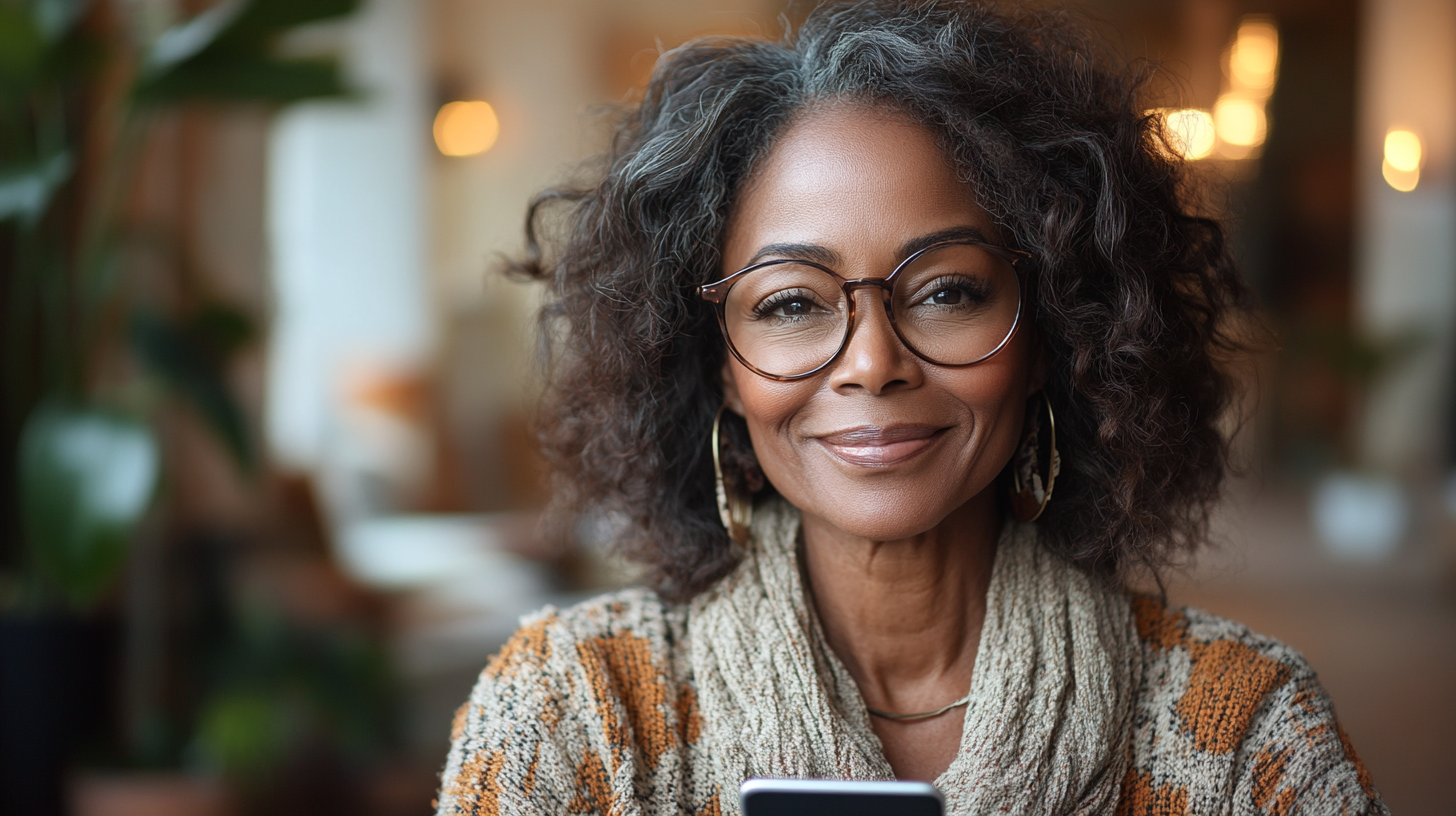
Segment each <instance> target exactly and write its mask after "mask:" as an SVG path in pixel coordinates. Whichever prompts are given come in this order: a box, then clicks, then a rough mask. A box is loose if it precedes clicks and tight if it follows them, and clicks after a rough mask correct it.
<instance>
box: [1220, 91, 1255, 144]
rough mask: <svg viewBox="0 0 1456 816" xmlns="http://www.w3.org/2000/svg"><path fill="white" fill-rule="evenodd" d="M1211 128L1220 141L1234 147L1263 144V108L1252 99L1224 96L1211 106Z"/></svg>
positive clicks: (1230, 95)
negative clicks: (1212, 127)
mask: <svg viewBox="0 0 1456 816" xmlns="http://www.w3.org/2000/svg"><path fill="white" fill-rule="evenodd" d="M1213 126H1214V130H1215V131H1216V132H1217V133H1218V138H1219V140H1220V141H1223V142H1227V143H1229V144H1231V145H1234V146H1236V147H1253V146H1255V145H1260V144H1263V143H1264V135H1265V132H1266V130H1267V123H1266V121H1265V118H1264V106H1263V105H1262V104H1260V103H1259V102H1257V101H1255V100H1253V99H1247V98H1244V97H1241V96H1235V95H1233V94H1224V95H1223V96H1221V97H1219V99H1218V101H1217V102H1215V103H1214V105H1213Z"/></svg>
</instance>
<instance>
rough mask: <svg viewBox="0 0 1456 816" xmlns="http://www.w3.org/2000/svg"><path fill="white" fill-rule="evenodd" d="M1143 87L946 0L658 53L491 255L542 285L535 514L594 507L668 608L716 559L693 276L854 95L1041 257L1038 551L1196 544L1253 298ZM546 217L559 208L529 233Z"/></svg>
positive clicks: (1220, 456)
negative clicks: (911, 138) (574, 181)
mask: <svg viewBox="0 0 1456 816" xmlns="http://www.w3.org/2000/svg"><path fill="white" fill-rule="evenodd" d="M1151 75H1152V71H1151V69H1150V68H1148V67H1146V66H1143V67H1140V68H1136V69H1134V68H1132V67H1129V66H1127V65H1126V64H1125V63H1121V62H1119V61H1117V60H1115V59H1110V58H1108V57H1106V56H1104V52H1103V50H1102V49H1101V48H1100V47H1098V45H1097V44H1096V43H1095V42H1094V41H1093V40H1092V39H1091V38H1090V37H1089V36H1088V35H1087V34H1086V33H1085V31H1084V28H1083V27H1082V26H1079V25H1078V24H1077V23H1076V22H1075V21H1073V20H1072V19H1070V18H1069V16H1068V15H1067V14H1065V13H1015V14H1009V13H1003V12H1001V11H998V10H996V9H994V8H991V7H988V6H987V5H983V4H981V3H976V2H961V1H958V0H931V2H910V1H909V0H900V1H899V2H896V1H895V0H887V1H881V0H864V1H862V2H853V3H847V4H825V5H823V6H820V7H819V8H817V9H816V10H814V11H813V12H811V13H810V14H809V16H808V17H807V19H806V20H805V21H804V23H803V24H802V26H800V27H799V29H798V31H797V32H794V33H791V34H789V35H786V37H785V38H784V40H783V41H782V42H781V43H773V42H767V41H760V40H753V39H743V38H710V39H701V40H696V41H694V42H690V43H688V44H686V45H684V46H682V47H680V48H676V49H673V50H671V51H668V52H667V53H665V54H663V55H662V57H661V58H660V59H659V61H658V64H657V66H656V68H655V70H654V72H653V75H652V78H651V81H650V83H649V85H648V86H647V88H646V92H645V96H644V98H643V99H642V101H641V103H640V105H637V106H635V107H634V108H632V109H631V110H629V111H626V112H625V113H624V115H623V116H622V118H621V120H620V122H619V124H618V126H617V129H616V132H615V137H614V139H613V141H612V144H611V147H610V149H609V151H608V153H607V155H606V156H605V159H604V161H605V165H604V168H603V169H602V171H601V172H602V176H601V178H600V179H599V180H598V181H596V182H595V183H593V184H590V185H586V186H583V187H578V188H573V189H558V190H551V191H547V192H545V193H542V194H541V195H540V196H538V197H537V199H536V200H535V201H534V202H533V204H532V206H531V210H530V214H529V215H528V217H527V254H526V256H525V257H524V258H522V259H520V260H517V261H515V262H513V263H511V264H510V265H509V271H512V272H514V273H516V274H524V275H527V276H529V277H532V278H537V279H541V280H545V281H547V282H548V283H549V285H550V292H549V295H548V298H547V302H546V305H545V306H544V309H543V313H542V327H541V330H542V336H543V340H544V342H545V344H546V346H547V348H548V349H549V351H548V387H547V391H546V394H545V397H544V405H543V406H542V407H543V411H542V416H541V419H540V422H541V426H540V439H541V442H542V444H543V447H544V451H545V455H546V457H547V460H548V462H549V464H550V466H551V467H552V469H553V472H554V490H555V493H554V504H553V506H552V508H551V509H550V511H549V512H548V518H553V519H556V520H558V521H569V520H572V519H576V518H579V517H580V516H581V514H582V513H589V514H594V515H598V516H603V517H606V518H610V519H612V520H613V523H612V524H610V525H609V527H610V529H612V530H613V534H612V535H613V537H614V539H615V542H616V544H617V546H618V547H619V548H621V549H622V550H623V551H624V552H625V553H626V554H627V555H628V556H629V557H631V558H634V559H635V560H637V561H639V562H642V563H644V564H645V565H646V566H647V567H648V568H649V569H650V576H651V580H652V582H653V583H654V584H655V586H656V588H657V589H658V591H659V592H660V593H661V594H662V595H663V596H664V597H665V598H668V599H670V600H675V601H681V600H685V599H687V598H690V597H692V596H693V595H695V594H696V593H698V592H701V591H702V590H704V589H705V588H707V587H708V586H710V585H711V584H712V583H713V582H714V581H716V580H717V579H719V578H720V577H721V576H723V575H724V574H726V573H727V572H728V571H729V570H731V568H732V567H733V565H734V563H735V559H736V554H735V550H734V548H733V546H732V544H731V543H730V541H729V539H728V537H727V535H726V534H725V532H724V530H723V527H722V526H721V525H720V523H719V520H718V515H717V510H716V504H715V500H714V491H713V483H714V479H713V465H712V458H711V452H710V450H709V446H708V438H709V429H710V427H711V425H712V422H713V417H714V414H715V412H716V410H717V409H718V407H719V406H720V405H721V404H722V402H723V390H722V379H721V371H722V366H723V363H724V355H725V353H726V350H725V345H724V341H723V339H722V337H721V335H720V333H719V329H718V326H717V324H716V322H715V319H714V316H713V313H712V311H711V310H710V308H709V306H708V304H706V303H704V302H703V301H702V300H700V299H699V298H698V296H697V293H696V287H697V286H698V285H699V284H702V283H706V282H709V281H712V280H716V279H717V278H718V277H720V276H721V275H720V269H719V266H720V261H721V247H722V242H723V236H724V230H725V227H726V224H727V222H728V219H729V216H730V211H731V209H732V206H733V204H734V199H735V195H736V194H737V192H738V191H739V189H740V187H741V186H742V185H743V182H744V180H745V179H746V178H747V177H748V176H749V174H750V173H751V172H752V171H753V169H754V168H755V166H756V164H757V163H758V162H759V161H760V160H761V159H762V158H763V157H764V156H765V154H766V153H767V152H768V151H769V149H770V148H771V147H772V146H773V144H774V143H775V139H776V138H777V137H778V136H779V135H781V134H782V133H783V132H784V131H785V129H786V128H787V126H788V125H789V124H790V123H791V122H793V121H794V120H795V117H796V116H797V115H800V114H802V113H803V112H804V110H805V109H806V106H810V105H814V104H817V103H822V102H825V101H836V100H849V101H854V102H859V103H863V104H869V105H874V106H880V107H883V108H887V109H891V110H895V111H898V112H900V113H901V114H903V115H907V116H909V117H910V118H912V119H913V120H915V121H917V122H919V123H920V124H922V125H923V126H924V127H926V128H928V129H929V130H930V131H931V132H933V133H934V134H936V136H937V138H938V140H939V142H940V143H941V144H942V145H943V147H944V149H945V151H946V153H947V155H948V156H949V158H950V159H951V160H952V162H953V163H954V165H955V166H956V167H957V168H958V171H959V173H960V174H961V176H962V178H963V180H965V181H967V182H969V183H970V184H971V185H972V186H973V189H974V190H975V192H976V195H977V197H978V200H979V202H980V204H981V205H982V206H983V207H984V208H985V209H986V210H987V212H989V213H990V215H991V217H992V218H993V219H994V220H995V221H996V223H997V224H998V225H999V227H1000V229H1001V230H1002V231H1003V233H1004V235H1006V236H1008V238H1009V239H1010V242H1011V243H1012V244H1013V245H1014V246H1016V247H1019V248H1020V249H1023V250H1026V251H1028V252H1030V253H1031V254H1032V256H1033V259H1034V264H1033V269H1032V271H1031V273H1030V277H1029V280H1028V289H1027V291H1028V293H1029V295H1028V297H1029V303H1028V308H1029V312H1028V314H1029V317H1030V319H1031V321H1032V324H1033V325H1034V327H1035V329H1036V330H1037V332H1038V334H1039V336H1040V338H1041V343H1042V346H1043V348H1044V354H1045V355H1046V360H1047V363H1048V366H1049V376H1048V381H1047V382H1046V385H1045V389H1046V392H1047V394H1048V397H1049V398H1050V400H1051V404H1052V405H1053V407H1054V409H1055V411H1056V417H1057V430H1058V433H1057V440H1058V448H1059V449H1060V451H1061V454H1062V461H1063V467H1062V472H1061V475H1060V476H1059V478H1058V479H1057V487H1056V496H1055V499H1054V500H1053V501H1052V502H1051V503H1050V504H1049V505H1048V507H1047V509H1046V512H1045V513H1044V514H1043V516H1042V517H1041V519H1040V520H1039V521H1038V522H1037V524H1038V526H1039V528H1040V530H1041V536H1042V539H1043V541H1044V542H1045V543H1046V545H1047V546H1049V547H1051V548H1053V549H1054V550H1055V551H1056V552H1058V553H1059V554H1060V555H1061V556H1062V557H1064V558H1066V559H1067V560H1068V561H1070V562H1072V563H1074V564H1077V565H1080V566H1082V567H1084V568H1086V569H1087V570H1089V571H1090V572H1093V573H1096V574H1101V575H1105V576H1109V577H1113V578H1116V577H1118V576H1121V575H1124V574H1125V572H1126V570H1127V568H1128V567H1130V566H1133V565H1138V564H1141V565H1146V566H1150V567H1154V568H1156V567H1158V566H1161V565H1164V564H1166V563H1168V562H1169V561H1170V560H1173V559H1174V558H1175V557H1176V556H1178V555H1179V554H1181V553H1185V552H1189V551H1191V550H1192V549H1194V548H1195V547H1196V546H1197V545H1198V544H1200V543H1201V542H1202V541H1203V540H1204V538H1205V537H1206V532H1207V525H1208V514H1209V508H1210V506H1211V504H1212V503H1213V502H1214V501H1215V500H1216V499H1217V497H1218V494H1219V489H1220V486H1221V483H1222V480H1223V478H1224V474H1225V471H1226V470H1227V468H1228V444H1227V438H1226V437H1225V435H1224V434H1223V433H1222V432H1221V431H1220V427H1219V421H1220V418H1221V417H1222V415H1223V414H1224V412H1225V409H1226V408H1227V407H1228V406H1229V405H1230V403H1231V401H1232V399H1233V395H1234V387H1233V382H1232V379H1231V377H1230V376H1229V374H1228V373H1227V371H1226V367H1225V366H1224V365H1223V364H1222V362H1221V361H1224V360H1226V359H1227V357H1226V355H1225V354H1224V352H1228V351H1233V350H1236V349H1237V348H1239V345H1240V344H1239V342H1238V341H1237V339H1236V338H1235V336H1234V335H1233V334H1232V332H1231V330H1230V326H1231V325H1233V324H1234V323H1235V322H1237V321H1236V318H1237V316H1238V313H1239V312H1240V311H1242V310H1243V309H1244V308H1245V307H1244V303H1245V302H1246V294H1245V291H1246V290H1245V289H1244V286H1243V284H1242V282H1241V280H1240V278H1239V276H1238V274H1237V271H1236V269H1235V267H1234V263H1233V261H1232V259H1231V256H1230V253H1229V251H1228V249H1227V248H1226V246H1225V240H1224V232H1223V229H1222V227H1221V225H1220V224H1219V223H1218V222H1217V221H1216V220H1213V219H1211V218H1208V217H1204V216H1201V215H1200V214H1199V213H1198V212H1197V211H1196V206H1195V204H1194V203H1193V202H1192V201H1191V198H1190V196H1191V194H1192V193H1193V192H1194V191H1195V190H1196V187H1195V185H1192V184H1191V183H1190V179H1189V172H1188V168H1187V167H1186V166H1185V165H1184V163H1183V162H1182V161H1181V160H1180V159H1177V158H1175V154H1173V153H1172V152H1171V151H1170V150H1169V145H1168V142H1167V140H1166V138H1165V134H1164V131H1163V125H1162V123H1161V119H1160V117H1158V116H1156V115H1152V114H1149V113H1148V112H1147V110H1146V107H1145V105H1146V104H1147V101H1146V99H1145V97H1146V96H1147V91H1146V88H1147V86H1148V78H1149V77H1150V76H1151ZM553 202H568V203H569V204H570V205H571V206H570V208H569V210H568V211H567V212H566V213H564V214H563V215H564V217H562V218H560V219H559V220H556V221H551V222H549V223H543V221H544V220H546V219H547V211H546V210H545V209H543V208H544V207H546V205H549V204H551V203H553ZM550 225H554V226H555V227H556V228H557V229H556V230H555V231H554V232H555V233H558V234H557V238H558V240H555V241H550V242H547V243H548V244H550V248H549V251H544V250H543V248H542V240H543V239H542V238H541V235H542V233H543V232H544V231H546V229H547V227H548V226H550ZM725 433H726V434H727V435H728V442H727V445H728V448H729V451H728V461H727V462H726V463H725V468H726V469H727V471H728V476H729V479H730V481H733V482H735V483H737V484H739V485H742V484H746V483H749V482H751V481H753V478H752V476H753V474H754V473H755V472H756V463H755V462H754V460H753V454H752V449H751V445H750V443H749V442H748V436H747V430H746V427H745V425H744V423H743V422H742V421H741V419H739V418H737V417H733V418H732V420H731V421H730V420H728V419H727V418H726V417H725ZM764 490H765V491H770V490H772V486H771V485H769V486H765V488H764Z"/></svg>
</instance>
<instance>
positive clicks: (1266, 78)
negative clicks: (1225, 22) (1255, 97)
mask: <svg viewBox="0 0 1456 816" xmlns="http://www.w3.org/2000/svg"><path fill="white" fill-rule="evenodd" d="M1278 69H1279V29H1278V28H1276V27H1275V26H1274V22H1273V21H1272V20H1270V19H1269V18H1267V17H1245V18H1244V19H1243V21H1242V22H1241V23H1239V33H1238V34H1237V35H1235V37H1234V42H1233V45H1232V46H1231V47H1230V48H1229V78H1230V79H1232V80H1233V81H1234V83H1235V84H1236V85H1238V86H1241V87H1243V88H1246V89H1249V90H1254V91H1269V90H1272V89H1273V87H1274V76H1275V73H1276V72H1277V71H1278Z"/></svg>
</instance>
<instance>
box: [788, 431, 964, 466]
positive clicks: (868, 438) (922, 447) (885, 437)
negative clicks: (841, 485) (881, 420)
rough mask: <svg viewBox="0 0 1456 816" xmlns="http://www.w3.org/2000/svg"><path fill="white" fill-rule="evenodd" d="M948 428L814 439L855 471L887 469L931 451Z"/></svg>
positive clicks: (843, 433)
mask: <svg viewBox="0 0 1456 816" xmlns="http://www.w3.org/2000/svg"><path fill="white" fill-rule="evenodd" d="M945 430H946V429H945V428H938V427H934V426H929V425H900V426H896V427H893V428H880V427H875V426H869V425H866V426H861V427H858V428H849V429H846V430H843V431H837V432H835V433H832V434H826V435H824V436H816V437H814V441H816V442H818V443H819V444H820V445H823V446H824V449H825V450H826V451H828V452H829V454H830V455H831V456H833V457H834V458H836V459H838V460H840V461H841V462H844V463H845V464H847V465H853V466H855V467H888V466H890V465H898V464H900V463H902V462H906V461H908V460H910V459H912V458H914V457H915V456H918V455H920V454H921V453H923V452H924V451H926V450H928V449H930V447H931V446H933V445H934V444H935V443H936V441H937V440H939V439H940V437H941V436H942V435H943V434H944V432H945Z"/></svg>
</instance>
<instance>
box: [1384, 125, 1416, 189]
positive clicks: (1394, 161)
mask: <svg viewBox="0 0 1456 816" xmlns="http://www.w3.org/2000/svg"><path fill="white" fill-rule="evenodd" d="M1421 158H1422V156H1421V137H1419V136H1417V135H1416V134H1414V133H1412V132H1411V131H1409V130H1397V129H1392V130H1391V131H1389V132H1388V133H1386V134H1385V160H1384V161H1382V162H1381V163H1380V174H1381V175H1382V176H1384V177H1385V183H1386V184H1389V185H1390V186H1391V187H1394V188H1395V189H1397V190H1399V191H1401V192H1402V193H1409V192H1410V191H1411V190H1414V189H1415V188H1416V185H1417V184H1420V183H1421Z"/></svg>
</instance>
